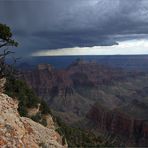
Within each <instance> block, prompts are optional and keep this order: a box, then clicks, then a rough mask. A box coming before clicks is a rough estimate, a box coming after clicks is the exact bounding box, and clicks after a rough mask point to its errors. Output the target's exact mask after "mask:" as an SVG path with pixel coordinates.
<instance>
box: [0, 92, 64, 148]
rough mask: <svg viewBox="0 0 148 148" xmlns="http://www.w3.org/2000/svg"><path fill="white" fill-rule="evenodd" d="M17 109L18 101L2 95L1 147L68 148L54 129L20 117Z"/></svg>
mask: <svg viewBox="0 0 148 148" xmlns="http://www.w3.org/2000/svg"><path fill="white" fill-rule="evenodd" d="M17 108H18V103H17V101H15V100H13V99H12V98H10V97H8V96H7V95H6V94H3V93H0V147H12V148H15V147H18V148H19V147H20V148H21V147H26V148H27V147H28V148H29V147H32V148H38V147H51V148H52V147H53V148H64V147H66V146H63V145H62V141H61V137H60V135H59V134H58V133H57V132H55V130H54V129H53V128H51V127H48V128H47V127H44V126H42V125H41V124H39V123H36V122H34V121H32V120H31V119H29V118H26V117H20V115H19V114H18V111H17Z"/></svg>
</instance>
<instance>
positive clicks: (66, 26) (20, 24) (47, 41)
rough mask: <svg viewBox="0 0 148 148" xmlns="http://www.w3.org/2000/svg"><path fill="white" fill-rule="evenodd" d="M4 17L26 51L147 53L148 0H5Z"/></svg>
mask: <svg viewBox="0 0 148 148" xmlns="http://www.w3.org/2000/svg"><path fill="white" fill-rule="evenodd" d="M0 22H1V23H5V24H7V25H9V26H10V27H11V28H12V32H13V34H14V37H15V38H16V39H17V40H18V42H19V43H20V45H19V47H18V49H17V53H18V54H19V55H23V56H25V55H26V56H28V55H34V56H37V55H52V54H53V55H55V54H56V53H57V55H58V54H59V55H64V54H67V55H70V53H73V52H74V54H75V55H76V54H82V53H83V54H94V53H95V52H96V54H128V51H129V54H132V53H133V54H138V53H140V54H143V53H144V54H148V48H147V45H148V0H0ZM131 44H132V46H131ZM106 46H107V47H106ZM94 48H95V51H94ZM84 49H86V50H85V52H84ZM53 50H54V52H53ZM59 50H60V52H59Z"/></svg>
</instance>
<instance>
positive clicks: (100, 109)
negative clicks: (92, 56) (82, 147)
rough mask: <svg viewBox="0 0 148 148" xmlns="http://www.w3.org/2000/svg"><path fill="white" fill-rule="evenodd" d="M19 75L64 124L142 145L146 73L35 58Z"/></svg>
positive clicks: (147, 105) (146, 127)
mask: <svg viewBox="0 0 148 148" xmlns="http://www.w3.org/2000/svg"><path fill="white" fill-rule="evenodd" d="M20 78H21V79H23V80H24V81H26V82H27V84H28V85H29V86H30V88H32V89H33V90H34V91H35V92H36V93H37V95H38V96H39V97H41V98H43V99H44V100H45V101H46V102H47V103H48V105H49V107H50V108H51V109H52V112H53V114H55V115H56V116H58V117H60V118H61V119H62V120H63V121H64V122H65V123H66V124H68V125H71V126H75V127H80V128H83V129H85V130H91V131H92V132H94V133H95V134H100V133H102V135H105V134H106V133H107V135H108V136H107V137H111V138H108V139H109V140H110V141H109V142H110V143H112V144H113V145H115V146H147V145H148V143H147V138H148V122H147V121H148V116H147V113H148V98H147V96H148V74H147V73H146V72H140V71H127V70H123V69H120V68H112V67H109V66H104V65H100V64H98V63H96V62H95V61H92V62H88V61H84V60H77V61H75V62H73V63H72V64H71V65H69V66H68V67H67V68H65V69H60V70H57V69H55V68H54V67H53V66H52V65H50V64H39V65H38V66H37V68H35V69H29V70H24V71H22V74H21V75H20Z"/></svg>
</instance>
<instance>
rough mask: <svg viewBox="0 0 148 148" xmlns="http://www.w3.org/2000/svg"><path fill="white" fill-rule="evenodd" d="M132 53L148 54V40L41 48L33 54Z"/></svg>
mask: <svg viewBox="0 0 148 148" xmlns="http://www.w3.org/2000/svg"><path fill="white" fill-rule="evenodd" d="M117 54H120V55H131V54H148V40H147V39H141V40H139V39H138V40H137V39H135V40H128V41H122V42H119V43H118V45H113V46H94V47H74V48H62V49H56V50H55V49H53V50H48V49H46V50H41V51H38V52H34V53H33V54H32V55H31V56H70V55H117Z"/></svg>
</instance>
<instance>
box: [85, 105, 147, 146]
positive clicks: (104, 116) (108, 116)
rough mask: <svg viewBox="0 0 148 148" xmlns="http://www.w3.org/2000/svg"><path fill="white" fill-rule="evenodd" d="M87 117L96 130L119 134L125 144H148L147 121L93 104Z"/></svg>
mask: <svg viewBox="0 0 148 148" xmlns="http://www.w3.org/2000/svg"><path fill="white" fill-rule="evenodd" d="M87 118H88V119H89V121H90V122H93V123H94V125H95V126H96V127H97V129H98V131H99V130H101V131H102V132H109V133H110V134H112V135H117V136H119V137H120V138H121V139H122V142H124V144H125V145H126V146H141V147H142V146H143V147H144V146H147V145H148V140H147V139H148V121H143V120H138V119H134V118H132V117H130V116H128V115H125V114H124V113H121V112H119V111H114V110H112V111H111V110H108V109H103V107H100V106H93V107H92V108H91V110H90V111H89V112H88V114H87ZM120 142H121V141H119V143H120Z"/></svg>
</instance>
